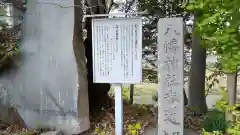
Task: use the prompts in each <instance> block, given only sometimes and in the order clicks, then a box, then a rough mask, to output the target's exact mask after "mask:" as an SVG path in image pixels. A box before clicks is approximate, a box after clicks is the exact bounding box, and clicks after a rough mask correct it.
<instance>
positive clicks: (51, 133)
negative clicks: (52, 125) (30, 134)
mask: <svg viewBox="0 0 240 135" xmlns="http://www.w3.org/2000/svg"><path fill="white" fill-rule="evenodd" d="M41 135H63V132H62V131H61V130H57V131H49V132H46V133H42V134H41Z"/></svg>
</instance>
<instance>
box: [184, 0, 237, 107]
mask: <svg viewBox="0 0 240 135" xmlns="http://www.w3.org/2000/svg"><path fill="white" fill-rule="evenodd" d="M239 4H240V1H238V0H233V1H230V0H226V1H222V0H217V1H211V0H207V1H201V0H194V1H193V0H191V1H189V3H188V4H187V7H186V8H187V10H188V11H189V12H192V13H193V14H195V17H196V18H195V26H194V27H195V30H194V34H195V35H197V36H199V38H200V39H201V41H202V42H201V46H202V47H205V48H207V49H208V51H210V52H211V53H212V54H214V55H217V56H219V62H220V63H221V66H219V70H220V71H222V72H225V73H232V72H236V71H238V68H239V64H240V57H239V55H240V47H239V41H240V38H239V30H238V28H239V20H238V16H239V15H240V12H239V7H240V6H239ZM202 50H203V49H202ZM196 64H197V63H196ZM196 68H197V67H196ZM195 77H198V76H195ZM235 85H236V84H235ZM190 87H192V88H193V87H196V88H199V87H198V84H197V83H194V84H193V85H192V86H190ZM191 90H192V89H191ZM196 92H197V90H196V89H195V90H194V91H193V92H192V93H191V94H192V95H195V94H196ZM198 95H199V94H198ZM195 96H196V95H195ZM190 97H191V96H190ZM198 97H199V99H200V96H198ZM197 99H198V98H197ZM199 99H198V100H199ZM201 99H203V94H201ZM192 101H193V102H192V105H191V106H196V105H198V104H199V103H197V101H196V98H195V97H194V98H192ZM190 102H191V99H190Z"/></svg>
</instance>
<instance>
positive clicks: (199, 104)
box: [188, 35, 207, 113]
mask: <svg viewBox="0 0 240 135" xmlns="http://www.w3.org/2000/svg"><path fill="white" fill-rule="evenodd" d="M191 60H192V62H191V70H190V78H189V89H188V91H189V92H188V94H189V95H188V96H189V97H188V106H189V107H190V108H197V110H196V111H197V112H198V113H206V111H207V104H206V98H205V72H206V49H205V48H202V47H201V46H200V38H199V37H198V36H196V35H193V39H192V58H191Z"/></svg>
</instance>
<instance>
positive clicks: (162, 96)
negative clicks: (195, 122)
mask: <svg viewBox="0 0 240 135" xmlns="http://www.w3.org/2000/svg"><path fill="white" fill-rule="evenodd" d="M158 49H159V52H158V56H159V61H160V62H159V72H160V80H159V82H160V85H159V86H160V87H159V89H158V93H159V105H158V108H159V110H158V112H159V120H158V125H159V128H158V131H159V132H158V135H183V129H184V118H183V116H184V103H183V101H184V98H183V20H182V18H163V19H160V20H159V22H158Z"/></svg>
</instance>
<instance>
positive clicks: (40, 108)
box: [0, 0, 90, 134]
mask: <svg viewBox="0 0 240 135" xmlns="http://www.w3.org/2000/svg"><path fill="white" fill-rule="evenodd" d="M74 18H75V17H74V0H28V3H27V11H26V13H25V16H24V21H23V24H22V25H23V26H22V33H21V34H22V35H21V43H20V55H21V57H20V56H19V57H18V60H16V61H15V63H14V64H15V68H12V69H11V70H10V71H9V72H5V73H4V74H3V75H2V76H1V79H0V83H1V100H2V102H3V101H4V102H3V103H4V106H3V105H1V107H0V109H2V110H1V112H2V111H5V113H4V114H5V115H4V114H3V113H2V114H1V115H2V116H3V115H4V117H5V118H6V117H7V116H6V115H7V114H10V113H9V112H6V111H7V110H8V111H9V109H6V108H5V107H6V106H9V105H11V106H12V107H13V108H15V110H16V112H15V113H16V114H17V115H18V116H20V117H19V118H18V121H20V123H21V124H22V125H23V126H26V127H28V128H38V127H53V128H57V129H61V130H63V131H64V132H65V133H66V134H78V133H80V132H83V131H85V130H87V129H88V128H89V126H90V122H89V106H88V92H87V79H86V73H85V69H84V68H85V57H84V46H83V45H82V44H78V45H80V46H82V52H83V53H82V54H81V60H80V62H79V60H77V59H76V58H75V54H74V49H73V48H74V47H73V46H74V45H73V44H74V43H76V42H73V36H74V32H75V31H74V27H75V24H74V22H75V21H74ZM79 23H80V24H81V22H80V21H79ZM79 38H81V37H79ZM79 58H80V57H79ZM77 63H81V64H82V65H81V64H80V65H79V64H77ZM18 116H15V117H18ZM8 117H11V115H8ZM13 121H14V120H13Z"/></svg>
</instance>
